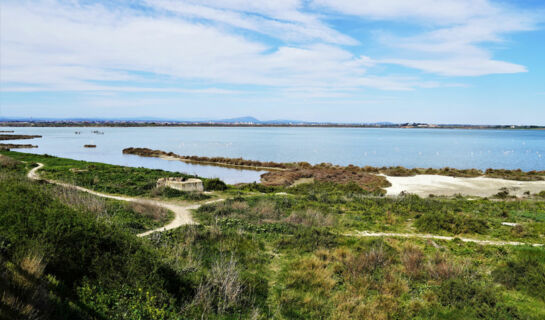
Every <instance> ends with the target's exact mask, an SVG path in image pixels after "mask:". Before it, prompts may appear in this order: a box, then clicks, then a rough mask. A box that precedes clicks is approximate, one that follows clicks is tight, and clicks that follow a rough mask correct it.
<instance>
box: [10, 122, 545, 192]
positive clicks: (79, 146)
mask: <svg viewBox="0 0 545 320" xmlns="http://www.w3.org/2000/svg"><path fill="white" fill-rule="evenodd" d="M1 130H14V131H15V133H17V134H40V135H42V136H43V138H41V139H33V140H18V141H19V142H17V141H12V143H32V144H37V145H38V146H39V148H37V149H25V150H22V151H23V152H32V153H39V154H44V153H47V154H51V155H56V156H61V157H66V158H72V159H79V160H88V161H98V162H105V163H111V164H119V165H126V166H137V167H138V166H142V167H147V168H159V169H165V170H170V171H182V172H187V173H194V174H197V175H200V176H204V177H219V178H221V179H223V180H225V181H226V182H228V183H237V182H250V181H257V180H259V176H260V175H261V174H262V173H263V172H259V171H250V170H235V169H228V168H221V167H213V166H202V165H192V164H186V163H183V162H180V161H166V160H161V159H156V158H142V157H138V156H131V155H123V154H122V153H121V150H123V149H124V148H127V147H146V148H152V149H160V150H164V151H172V152H175V153H178V154H182V155H199V156H222V157H242V158H245V159H252V160H262V161H276V162H291V161H307V162H310V163H320V162H331V163H334V164H340V165H348V164H355V165H360V166H364V165H370V166H397V165H401V166H405V167H409V168H411V167H433V168H440V167H446V166H448V167H454V168H479V169H486V168H505V169H517V168H520V169H523V170H545V130H446V129H445V130H443V129H441V130H437V129H371V128H369V129H367V128H365V129H362V128H185V127H184V128H162V127H152V128H5V127H4V128H2V129H1ZM94 130H99V131H102V132H104V134H103V135H97V134H94V133H92V131H94ZM75 131H80V132H81V134H80V135H76V134H75V133H74V132H75ZM9 142H10V141H7V143H9ZM84 144H96V145H97V148H96V149H86V148H83V145H84Z"/></svg>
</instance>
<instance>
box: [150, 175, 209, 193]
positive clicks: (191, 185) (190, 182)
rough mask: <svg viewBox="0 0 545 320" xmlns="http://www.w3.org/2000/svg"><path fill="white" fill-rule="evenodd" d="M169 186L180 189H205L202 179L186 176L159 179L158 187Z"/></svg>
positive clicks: (200, 190)
mask: <svg viewBox="0 0 545 320" xmlns="http://www.w3.org/2000/svg"><path fill="white" fill-rule="evenodd" d="M160 187H169V188H172V189H176V190H180V191H197V192H202V191H204V187H203V184H202V180H201V179H193V178H191V179H187V180H184V178H172V177H169V178H161V179H159V180H157V188H160Z"/></svg>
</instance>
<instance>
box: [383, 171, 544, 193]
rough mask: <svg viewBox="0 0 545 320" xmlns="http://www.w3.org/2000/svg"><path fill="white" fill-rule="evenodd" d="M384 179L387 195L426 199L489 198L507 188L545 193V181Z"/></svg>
mask: <svg viewBox="0 0 545 320" xmlns="http://www.w3.org/2000/svg"><path fill="white" fill-rule="evenodd" d="M385 177H386V178H387V179H388V181H389V182H390V183H391V184H392V186H391V187H389V188H386V194H387V195H393V196H395V195H399V194H400V193H401V192H403V191H405V192H407V193H412V194H417V195H419V196H421V197H427V196H429V195H430V194H433V195H437V196H453V195H456V194H462V195H465V196H476V197H490V196H493V195H495V194H497V193H498V192H500V189H502V188H507V190H508V191H509V194H510V195H516V196H522V195H523V194H524V193H525V192H526V191H530V193H532V194H534V193H539V192H541V191H543V190H545V181H514V180H505V179H495V178H486V177H476V178H455V177H448V176H439V175H427V174H423V175H416V176H412V177H390V176H385Z"/></svg>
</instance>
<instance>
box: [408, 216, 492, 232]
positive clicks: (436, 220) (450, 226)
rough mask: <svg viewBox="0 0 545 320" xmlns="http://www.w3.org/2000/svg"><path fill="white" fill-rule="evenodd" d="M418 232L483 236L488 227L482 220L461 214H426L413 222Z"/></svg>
mask: <svg viewBox="0 0 545 320" xmlns="http://www.w3.org/2000/svg"><path fill="white" fill-rule="evenodd" d="M415 226H416V227H417V228H418V230H420V231H425V232H439V231H448V232H450V233H454V234H462V233H479V234H485V233H486V232H487V231H488V229H489V227H488V224H487V223H486V221H485V220H484V219H480V218H475V217H471V216H468V215H465V214H463V213H458V214H453V213H451V212H427V213H424V214H422V215H421V216H420V217H418V219H417V220H416V222H415Z"/></svg>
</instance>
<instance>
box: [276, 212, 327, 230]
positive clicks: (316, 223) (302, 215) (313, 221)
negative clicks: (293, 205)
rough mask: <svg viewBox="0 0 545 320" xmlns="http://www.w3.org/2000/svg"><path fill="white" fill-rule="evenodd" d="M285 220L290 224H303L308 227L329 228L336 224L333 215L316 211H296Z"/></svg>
mask: <svg viewBox="0 0 545 320" xmlns="http://www.w3.org/2000/svg"><path fill="white" fill-rule="evenodd" d="M285 220H286V222H288V223H292V224H301V225H304V226H306V227H329V226H332V225H333V224H334V222H335V220H334V219H333V217H332V216H331V215H327V214H324V213H321V212H319V211H317V210H314V209H306V210H299V211H294V212H292V213H291V215H290V216H289V217H287V218H286V219H285Z"/></svg>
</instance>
